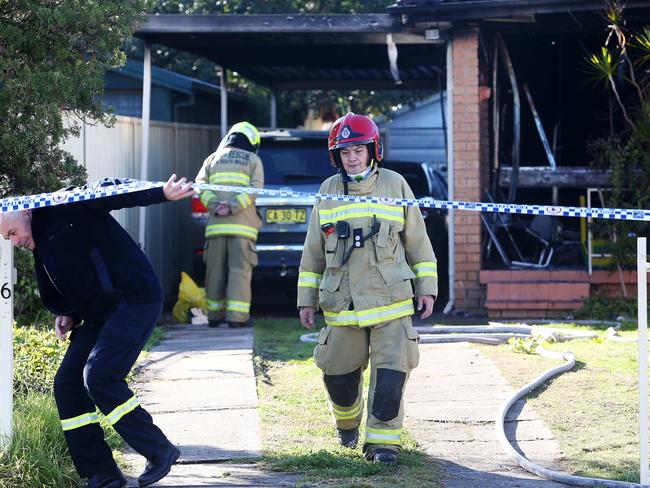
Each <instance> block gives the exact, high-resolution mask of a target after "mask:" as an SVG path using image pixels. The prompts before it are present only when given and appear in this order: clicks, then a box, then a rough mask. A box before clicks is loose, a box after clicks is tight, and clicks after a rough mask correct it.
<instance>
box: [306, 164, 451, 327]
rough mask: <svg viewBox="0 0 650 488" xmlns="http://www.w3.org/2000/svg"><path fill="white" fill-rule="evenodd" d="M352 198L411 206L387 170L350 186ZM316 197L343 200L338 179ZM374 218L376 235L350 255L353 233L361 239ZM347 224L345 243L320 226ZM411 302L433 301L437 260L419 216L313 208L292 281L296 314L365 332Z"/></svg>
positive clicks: (363, 208)
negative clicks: (318, 313) (309, 311)
mask: <svg viewBox="0 0 650 488" xmlns="http://www.w3.org/2000/svg"><path fill="white" fill-rule="evenodd" d="M348 189H349V190H348V191H349V194H350V195H359V196H372V197H394V198H414V196H413V192H412V191H411V189H410V188H409V186H408V184H407V183H406V181H405V180H404V178H403V177H402V176H401V175H400V174H398V173H396V172H394V171H391V170H388V169H381V170H379V171H377V170H374V173H373V174H371V176H370V177H369V178H367V179H366V180H364V181H361V182H350V183H348ZM320 192H321V193H329V194H343V180H342V177H341V175H339V174H337V175H334V176H332V177H330V178H328V179H327V180H325V182H323V184H322V185H321V188H320ZM375 218H376V220H377V222H378V223H379V232H378V233H377V234H375V235H373V236H372V237H371V238H369V239H368V240H366V241H365V242H364V246H363V247H358V248H355V249H354V251H352V254H351V256H350V259H349V261H348V262H347V263H345V264H344V265H341V263H342V261H343V258H344V255H345V254H346V253H347V250H348V249H349V248H350V247H351V246H352V245H353V240H354V237H353V229H356V228H361V229H362V230H363V235H364V236H365V235H367V234H368V233H369V232H370V230H371V228H372V225H373V221H374V219H375ZM337 221H346V222H348V223H349V225H350V235H351V236H350V238H348V239H345V240H344V239H339V238H338V236H337V233H336V231H334V232H330V233H329V234H328V235H326V232H324V231H323V230H322V226H323V225H324V224H328V223H332V224H336V222H337ZM412 282H413V284H414V286H415V295H416V296H423V295H433V296H436V295H437V293H438V273H437V265H436V257H435V255H434V253H433V249H432V247H431V242H430V241H429V238H428V236H427V234H426V228H425V225H424V220H423V219H422V214H421V212H420V209H419V208H417V207H398V206H393V205H386V204H385V203H349V202H336V201H329V200H321V201H318V202H316V204H315V205H314V210H313V212H312V214H311V220H310V222H309V230H308V231H307V237H306V239H305V249H304V252H303V255H302V259H301V262H300V271H299V277H298V306H299V307H315V308H318V307H320V308H322V310H323V312H324V315H325V321H326V323H327V325H330V326H359V327H368V326H374V325H381V324H385V323H388V322H390V321H392V320H395V319H396V318H399V317H404V316H408V315H412V314H413V313H414V309H413V302H412V297H413V287H412V285H411V283H412Z"/></svg>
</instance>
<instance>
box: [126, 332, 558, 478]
mask: <svg viewBox="0 0 650 488" xmlns="http://www.w3.org/2000/svg"><path fill="white" fill-rule="evenodd" d="M252 346H253V331H252V330H251V329H229V328H227V327H223V326H222V327H219V328H216V329H210V328H208V327H207V326H206V325H178V326H170V327H168V329H167V333H166V335H165V338H164V340H163V341H161V342H160V343H159V344H158V345H157V346H156V347H155V348H154V349H153V350H152V351H151V353H150V355H149V358H148V361H147V363H146V364H145V367H144V368H143V370H142V372H141V374H140V377H139V378H140V379H139V384H138V385H136V390H137V396H138V398H139V399H140V401H141V403H142V404H143V405H144V406H145V408H147V410H149V412H150V413H151V414H152V415H153V417H154V421H155V422H156V424H157V425H159V426H160V427H161V428H162V429H163V431H164V432H165V433H166V434H167V436H168V437H169V438H170V440H171V441H172V442H174V443H175V444H176V445H177V446H178V447H179V449H180V450H181V457H180V460H179V463H178V464H176V465H175V466H174V467H173V468H172V471H171V473H170V474H169V475H168V476H167V477H166V478H165V479H163V480H162V481H160V482H159V483H157V484H156V485H154V486H159V487H186V488H187V487H204V486H220V487H221V486H237V487H268V486H277V487H282V486H294V485H295V484H296V483H297V482H299V481H300V479H301V477H300V476H295V475H285V474H281V473H270V472H264V471H261V470H260V469H258V467H257V466H256V461H257V460H259V457H260V450H261V442H260V422H259V416H258V402H257V394H256V385H255V376H254V372H253V365H252ZM420 350H421V359H420V366H419V367H418V368H417V369H416V370H415V371H414V372H413V373H412V376H411V380H410V381H409V385H408V388H407V392H406V398H405V401H406V406H405V410H406V416H407V418H406V426H407V428H408V429H409V430H410V432H412V433H413V435H414V436H415V438H416V439H417V441H418V443H419V444H420V445H421V446H422V447H423V448H424V449H425V451H426V452H427V454H428V455H430V456H431V457H433V458H434V459H435V462H436V464H437V465H438V466H439V467H440V471H441V474H442V476H443V477H444V480H443V486H444V487H446V488H474V487H476V488H478V487H481V488H506V487H525V488H546V487H556V486H557V487H560V486H565V485H560V484H556V483H552V482H549V481H545V480H540V479H539V478H537V477H535V476H533V475H530V474H528V473H526V472H525V471H523V470H522V469H520V468H519V467H518V466H517V465H516V464H515V463H514V462H513V461H512V460H510V459H509V458H508V457H506V456H505V454H503V451H502V450H501V448H500V446H499V444H498V443H497V441H496V437H495V435H494V421H495V417H496V413H497V410H498V408H499V406H500V405H501V403H502V402H503V401H504V400H505V399H506V398H507V397H508V395H509V394H510V393H511V392H512V391H513V389H512V388H511V387H510V386H509V385H508V383H507V382H506V380H505V379H504V378H503V376H502V375H501V373H500V372H499V371H498V369H497V368H496V367H495V366H494V365H493V364H492V362H491V361H490V360H489V359H487V358H486V357H485V356H483V355H482V354H481V353H480V352H479V351H478V350H476V349H474V348H472V347H471V345H469V344H467V343H454V344H423V345H422V346H421V349H420ZM514 410H515V411H517V410H520V411H521V412H520V415H519V419H520V420H521V422H519V423H518V424H517V425H518V426H517V432H516V438H517V440H518V447H519V448H520V449H521V450H522V451H523V452H524V453H525V454H526V455H527V456H529V458H530V459H531V460H533V461H535V462H539V463H541V464H543V465H545V466H547V467H551V468H555V469H557V467H558V466H557V461H558V460H559V459H560V458H561V456H562V453H561V451H560V449H559V447H558V445H557V443H556V442H555V441H554V440H553V438H552V435H551V434H550V432H549V431H548V429H547V428H546V427H545V426H544V423H543V421H542V420H540V419H539V418H538V417H537V416H536V415H535V414H534V412H532V411H530V409H529V408H528V407H526V406H524V405H523V404H522V405H518V406H516V407H515V409H514ZM508 425H509V427H510V432H509V435H511V436H512V435H513V434H514V430H515V424H514V423H513V422H509V423H508ZM127 462H128V463H129V464H130V466H131V467H130V469H129V471H128V472H127V473H126V474H127V475H130V483H129V486H137V476H138V474H139V473H141V472H142V470H143V469H144V459H143V458H142V457H140V456H138V455H136V454H133V455H128V456H127Z"/></svg>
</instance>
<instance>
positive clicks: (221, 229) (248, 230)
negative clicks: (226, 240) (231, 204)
mask: <svg viewBox="0 0 650 488" xmlns="http://www.w3.org/2000/svg"><path fill="white" fill-rule="evenodd" d="M233 235H234V236H243V237H249V238H251V239H253V240H255V239H257V229H256V228H255V227H251V226H249V225H239V224H212V225H208V226H207V227H206V228H205V237H216V236H233Z"/></svg>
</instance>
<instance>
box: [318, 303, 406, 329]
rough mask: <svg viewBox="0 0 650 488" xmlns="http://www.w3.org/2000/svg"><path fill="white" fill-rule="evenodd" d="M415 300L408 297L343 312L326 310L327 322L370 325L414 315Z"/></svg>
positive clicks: (337, 324)
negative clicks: (400, 300)
mask: <svg viewBox="0 0 650 488" xmlns="http://www.w3.org/2000/svg"><path fill="white" fill-rule="evenodd" d="M414 313H415V309H414V308H413V300H412V299H410V298H409V299H407V300H404V301H402V302H397V303H393V304H392V305H384V306H383V307H376V308H369V309H367V310H344V311H342V312H327V311H324V312H323V314H324V315H325V323H326V324H327V325H329V326H331V327H340V326H346V325H358V326H359V327H369V326H371V325H375V324H381V323H383V322H389V321H391V320H395V319H398V318H400V317H407V316H409V315H413V314H414Z"/></svg>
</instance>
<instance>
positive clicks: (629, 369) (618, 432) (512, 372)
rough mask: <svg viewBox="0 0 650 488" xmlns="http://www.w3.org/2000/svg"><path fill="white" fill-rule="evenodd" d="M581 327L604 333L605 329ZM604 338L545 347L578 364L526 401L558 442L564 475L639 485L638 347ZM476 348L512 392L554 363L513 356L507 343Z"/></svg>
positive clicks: (529, 357) (626, 335) (528, 355)
mask: <svg viewBox="0 0 650 488" xmlns="http://www.w3.org/2000/svg"><path fill="white" fill-rule="evenodd" d="M549 327H554V325H549ZM557 327H564V328H566V327H567V325H566V324H561V325H559V326H557ZM579 328H580V329H582V330H597V331H598V330H600V331H602V329H603V328H604V327H597V326H596V327H584V326H583V327H579ZM622 336H623V337H635V336H636V333H635V332H633V331H629V330H628V331H624V332H622ZM604 337H605V334H604V332H603V334H602V335H601V336H600V337H599V338H598V339H594V340H576V341H570V342H565V343H560V344H550V345H545V347H546V348H547V349H551V350H554V351H567V350H568V351H571V352H573V354H574V355H575V357H576V366H575V367H574V368H573V369H572V370H571V371H569V372H566V373H564V374H563V375H561V376H559V377H557V378H555V379H552V380H550V381H547V382H546V383H545V385H544V386H543V387H542V388H540V389H538V390H536V391H535V392H534V393H533V394H532V395H529V396H528V397H526V400H527V401H528V403H529V404H530V405H531V406H532V408H533V409H534V410H535V411H536V412H537V413H538V415H540V416H541V417H542V418H544V419H545V420H546V421H547V423H548V425H549V427H550V428H551V430H552V432H553V433H554V435H555V437H556V438H557V440H558V442H559V443H560V445H561V447H562V449H563V451H564V453H565V459H564V461H563V464H564V466H563V468H564V469H566V470H567V471H568V472H570V473H573V474H578V475H581V476H588V477H597V478H606V479H613V480H620V481H628V482H637V483H638V482H639V433H638V432H639V430H638V429H639V412H638V405H639V397H638V361H637V347H638V346H637V343H636V342H613V341H609V340H606V339H604ZM477 347H478V348H479V349H480V350H481V351H482V352H483V353H484V354H485V355H486V356H487V357H489V358H490V359H491V360H492V361H493V362H494V363H495V364H496V365H497V366H498V367H499V369H500V370H501V372H502V373H503V374H504V376H505V377H506V378H507V379H508V380H509V382H510V383H511V384H512V385H513V387H516V388H519V387H520V386H522V385H523V384H525V383H527V382H529V381H531V380H532V379H534V378H535V377H536V376H537V375H539V374H540V373H541V372H543V371H545V370H547V369H549V368H550V367H552V366H555V365H557V364H558V362H557V361H552V360H549V359H545V358H542V357H540V356H537V355H530V354H524V353H518V352H513V351H512V350H511V349H510V348H509V347H508V346H505V345H504V346H498V347H493V346H477ZM532 461H535V460H534V459H533V460H532Z"/></svg>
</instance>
